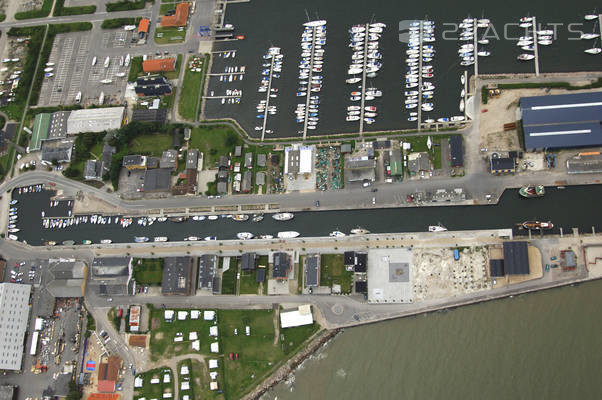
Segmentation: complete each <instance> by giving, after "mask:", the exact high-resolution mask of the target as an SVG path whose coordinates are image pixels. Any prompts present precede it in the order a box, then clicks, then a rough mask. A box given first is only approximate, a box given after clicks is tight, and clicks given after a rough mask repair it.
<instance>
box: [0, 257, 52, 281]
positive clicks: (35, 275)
mask: <svg viewBox="0 0 602 400" xmlns="http://www.w3.org/2000/svg"><path fill="white" fill-rule="evenodd" d="M46 266H48V261H46V260H39V261H9V262H7V263H6V269H5V272H4V277H3V281H4V282H12V283H27V284H30V285H39V284H40V271H41V270H42V269H43V268H46Z"/></svg>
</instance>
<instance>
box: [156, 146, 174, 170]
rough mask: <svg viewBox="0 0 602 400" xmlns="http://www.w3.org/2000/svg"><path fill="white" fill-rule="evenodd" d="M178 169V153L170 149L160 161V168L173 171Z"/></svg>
mask: <svg viewBox="0 0 602 400" xmlns="http://www.w3.org/2000/svg"><path fill="white" fill-rule="evenodd" d="M177 167H178V152H177V151H175V150H173V149H169V150H166V151H164V152H163V154H162V155H161V159H160V160H159V168H167V169H171V170H172V171H173V170H175V169H176V168H177Z"/></svg>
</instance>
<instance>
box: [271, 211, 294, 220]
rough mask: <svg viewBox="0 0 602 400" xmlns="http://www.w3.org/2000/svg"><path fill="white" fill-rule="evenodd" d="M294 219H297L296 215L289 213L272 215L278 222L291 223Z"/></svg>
mask: <svg viewBox="0 0 602 400" xmlns="http://www.w3.org/2000/svg"><path fill="white" fill-rule="evenodd" d="M294 217H295V214H293V213H288V212H284V213H278V214H274V215H272V218H274V219H275V220H276V221H289V220H291V219H293V218H294Z"/></svg>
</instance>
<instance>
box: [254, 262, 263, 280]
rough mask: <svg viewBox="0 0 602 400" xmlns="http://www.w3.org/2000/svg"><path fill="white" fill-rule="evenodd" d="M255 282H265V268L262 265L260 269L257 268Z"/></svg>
mask: <svg viewBox="0 0 602 400" xmlns="http://www.w3.org/2000/svg"><path fill="white" fill-rule="evenodd" d="M255 280H256V281H257V283H260V282H264V281H265V267H264V266H263V265H260V266H259V268H257V276H256V279H255Z"/></svg>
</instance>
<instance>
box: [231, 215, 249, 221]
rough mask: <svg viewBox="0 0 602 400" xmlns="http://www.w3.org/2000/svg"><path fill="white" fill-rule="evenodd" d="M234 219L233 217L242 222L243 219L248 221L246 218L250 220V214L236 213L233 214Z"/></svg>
mask: <svg viewBox="0 0 602 400" xmlns="http://www.w3.org/2000/svg"><path fill="white" fill-rule="evenodd" d="M232 219H233V220H234V221H240V222H242V221H246V220H248V219H249V216H248V215H247V214H234V215H233V216H232Z"/></svg>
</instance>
